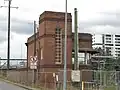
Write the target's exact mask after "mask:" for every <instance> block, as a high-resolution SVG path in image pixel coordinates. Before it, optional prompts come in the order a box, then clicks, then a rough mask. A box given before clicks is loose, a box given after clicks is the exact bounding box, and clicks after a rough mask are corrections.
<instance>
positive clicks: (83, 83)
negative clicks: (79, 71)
mask: <svg viewBox="0 0 120 90" xmlns="http://www.w3.org/2000/svg"><path fill="white" fill-rule="evenodd" d="M82 90H84V81H82Z"/></svg>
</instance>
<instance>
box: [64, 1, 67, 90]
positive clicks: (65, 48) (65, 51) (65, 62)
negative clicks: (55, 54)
mask: <svg viewBox="0 0 120 90" xmlns="http://www.w3.org/2000/svg"><path fill="white" fill-rule="evenodd" d="M66 69H67V0H65V40H64V73H63V90H66V89H67V85H66V84H67V72H66V71H67V70H66Z"/></svg>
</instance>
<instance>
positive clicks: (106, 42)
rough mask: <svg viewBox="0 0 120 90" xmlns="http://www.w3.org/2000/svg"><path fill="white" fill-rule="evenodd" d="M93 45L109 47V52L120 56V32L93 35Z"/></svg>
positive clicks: (95, 46) (103, 47) (94, 46)
mask: <svg viewBox="0 0 120 90" xmlns="http://www.w3.org/2000/svg"><path fill="white" fill-rule="evenodd" d="M92 47H93V48H97V47H101V48H102V49H105V50H106V49H109V53H110V54H111V55H112V56H114V57H117V56H120V34H119V35H118V34H117V35H112V34H99V35H98V34H94V35H93V36H92Z"/></svg>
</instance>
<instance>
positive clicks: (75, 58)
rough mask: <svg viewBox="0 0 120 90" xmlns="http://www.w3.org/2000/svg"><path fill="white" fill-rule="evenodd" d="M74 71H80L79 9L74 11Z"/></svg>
mask: <svg viewBox="0 0 120 90" xmlns="http://www.w3.org/2000/svg"><path fill="white" fill-rule="evenodd" d="M74 19H75V20H74V23H75V25H74V29H75V32H74V70H77V69H79V67H78V65H79V64H78V46H79V45H78V26H77V8H75V9H74Z"/></svg>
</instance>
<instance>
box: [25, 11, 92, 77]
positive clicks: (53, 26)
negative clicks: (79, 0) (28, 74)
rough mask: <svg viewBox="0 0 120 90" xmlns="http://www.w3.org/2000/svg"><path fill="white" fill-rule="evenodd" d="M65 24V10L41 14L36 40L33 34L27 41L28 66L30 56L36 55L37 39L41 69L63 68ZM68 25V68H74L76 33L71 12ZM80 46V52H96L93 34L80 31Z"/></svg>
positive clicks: (83, 66) (53, 70)
mask: <svg viewBox="0 0 120 90" xmlns="http://www.w3.org/2000/svg"><path fill="white" fill-rule="evenodd" d="M64 25H65V13H63V12H52V11H45V12H43V13H42V14H41V15H40V17H39V28H38V31H37V33H36V40H34V35H32V36H31V37H29V38H28V40H27V43H26V45H27V59H28V67H30V56H34V41H36V50H35V51H36V55H37V56H38V60H39V61H38V69H39V71H42V72H57V71H58V70H59V69H63V65H64V62H63V56H64V52H63V50H64ZM67 27H68V28H67V69H72V51H73V52H74V48H73V47H74V46H73V45H74V33H72V15H71V14H70V13H68V23H67ZM79 48H80V50H79V51H80V52H84V53H94V51H93V50H92V35H91V34H86V33H79ZM88 66H89V65H88V64H87V63H85V64H81V66H80V68H86V67H87V68H89V67H88ZM69 76H70V75H69ZM68 78H70V77H68Z"/></svg>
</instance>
